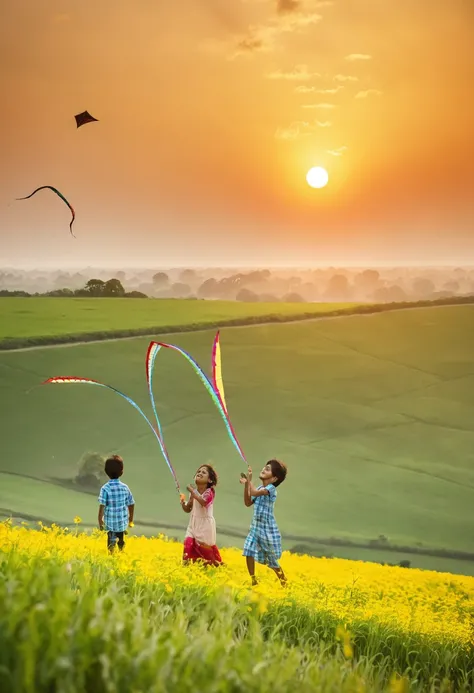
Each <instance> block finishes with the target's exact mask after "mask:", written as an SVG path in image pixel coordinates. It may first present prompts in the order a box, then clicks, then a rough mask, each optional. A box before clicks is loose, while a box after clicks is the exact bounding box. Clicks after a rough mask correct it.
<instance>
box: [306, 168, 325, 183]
mask: <svg viewBox="0 0 474 693" xmlns="http://www.w3.org/2000/svg"><path fill="white" fill-rule="evenodd" d="M328 180H329V176H328V172H327V171H326V169H325V168H321V166H315V167H314V168H310V169H309V171H308V173H307V174H306V181H307V183H308V185H310V186H311V187H312V188H324V186H325V185H327V182H328Z"/></svg>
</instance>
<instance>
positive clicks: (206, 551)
mask: <svg viewBox="0 0 474 693" xmlns="http://www.w3.org/2000/svg"><path fill="white" fill-rule="evenodd" d="M183 561H192V562H193V563H195V562H196V561H204V563H206V564H207V565H214V566H218V565H220V564H221V563H222V558H221V555H220V553H219V549H218V548H217V546H215V545H214V546H208V545H207V544H200V543H199V542H197V541H196V539H193V537H186V539H185V540H184V550H183Z"/></svg>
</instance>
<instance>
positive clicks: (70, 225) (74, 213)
mask: <svg viewBox="0 0 474 693" xmlns="http://www.w3.org/2000/svg"><path fill="white" fill-rule="evenodd" d="M47 188H48V189H49V190H52V191H53V192H54V193H56V195H58V197H60V198H61V200H62V201H63V202H65V203H66V204H67V206H68V207H69V209H70V210H71V212H72V219H71V222H70V224H69V230H70V232H71V236H74V234H73V232H72V225H73V224H74V219H75V218H76V212H75V211H74V209H73V207H72V206H71V205H70V204H69V202H68V201H67V200H66V198H65V197H64V195H63V194H62V193H60V192H59V190H57V189H56V188H53V186H52V185H42V186H41V187H40V188H36V190H33V192H32V193H31V195H27V196H26V197H17V198H16V199H17V200H28V199H29V198H30V197H33V195H35V194H36V193H37V192H38V191H39V190H46V189H47ZM74 238H75V236H74Z"/></svg>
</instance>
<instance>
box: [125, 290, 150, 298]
mask: <svg viewBox="0 0 474 693" xmlns="http://www.w3.org/2000/svg"><path fill="white" fill-rule="evenodd" d="M124 297H125V298H148V296H147V295H146V294H144V293H142V292H141V291H126V292H125V294H124Z"/></svg>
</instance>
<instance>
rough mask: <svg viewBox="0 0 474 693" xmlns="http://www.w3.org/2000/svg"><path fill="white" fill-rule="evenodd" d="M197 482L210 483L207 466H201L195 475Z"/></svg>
mask: <svg viewBox="0 0 474 693" xmlns="http://www.w3.org/2000/svg"><path fill="white" fill-rule="evenodd" d="M194 481H195V482H196V484H206V485H207V484H208V483H209V470H208V469H207V468H206V467H199V469H198V470H197V472H196V476H195V477H194Z"/></svg>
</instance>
